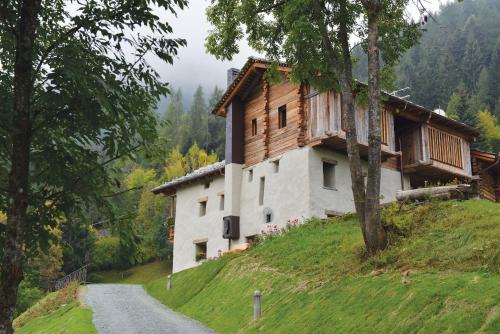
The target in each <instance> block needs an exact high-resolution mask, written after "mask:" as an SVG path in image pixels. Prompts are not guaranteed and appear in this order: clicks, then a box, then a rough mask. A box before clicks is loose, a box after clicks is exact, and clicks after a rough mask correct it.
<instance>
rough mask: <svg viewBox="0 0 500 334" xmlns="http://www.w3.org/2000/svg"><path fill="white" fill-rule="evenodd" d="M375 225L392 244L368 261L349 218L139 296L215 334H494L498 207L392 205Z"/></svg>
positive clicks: (498, 292)
mask: <svg viewBox="0 0 500 334" xmlns="http://www.w3.org/2000/svg"><path fill="white" fill-rule="evenodd" d="M384 220H385V222H386V224H388V225H390V226H391V229H392V230H393V231H394V232H395V233H392V239H393V246H391V247H390V248H389V249H388V250H386V251H384V252H382V253H381V254H379V255H377V256H376V257H372V258H369V259H367V258H366V257H365V256H364V252H363V241H362V237H361V234H360V231H359V227H358V225H357V222H356V221H355V219H354V218H353V217H352V216H347V217H342V218H338V219H334V220H329V221H319V220H314V221H311V222H309V223H307V224H305V225H303V226H300V227H297V228H293V229H292V230H290V231H289V232H288V233H286V234H284V235H282V236H279V237H275V238H273V239H272V240H266V241H264V242H262V243H260V244H258V245H257V246H255V247H254V248H252V249H251V250H250V251H248V252H245V253H242V254H238V255H232V256H227V257H224V258H222V259H219V260H215V261H209V262H206V263H204V264H203V265H201V266H199V267H196V268H193V269H190V270H186V271H183V272H180V273H178V274H175V275H174V276H173V289H172V290H170V291H167V290H166V281H165V278H160V279H157V280H154V281H152V282H150V283H147V284H146V285H145V288H146V290H147V291H148V292H149V293H150V294H151V295H152V296H154V297H156V298H157V299H159V300H160V301H161V302H163V303H164V304H166V305H168V306H170V307H172V308H173V309H175V310H178V311H180V312H182V313H184V314H187V315H188V316H191V317H193V318H195V319H198V320H200V321H201V322H203V323H205V324H207V325H208V326H210V327H212V328H214V329H215V330H216V331H218V332H220V333H235V332H240V333H253V332H264V333H346V332H357V333H443V332H448V333H474V332H477V333H499V332H500V306H499V305H500V205H498V204H494V203H490V202H487V201H480V200H472V201H466V202H444V203H433V204H428V205H422V206H404V207H399V206H398V205H393V206H391V207H389V208H388V209H386V210H385V211H384ZM396 232H397V233H396ZM255 289H259V290H260V291H261V292H262V296H263V297H262V300H263V317H262V318H261V319H260V320H259V321H257V322H253V321H251V317H252V295H253V292H254V290H255Z"/></svg>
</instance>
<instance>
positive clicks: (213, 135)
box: [206, 86, 226, 160]
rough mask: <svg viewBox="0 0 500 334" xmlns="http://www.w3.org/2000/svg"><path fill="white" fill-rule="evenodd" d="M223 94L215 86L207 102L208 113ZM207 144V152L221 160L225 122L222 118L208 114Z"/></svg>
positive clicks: (222, 156) (224, 137) (222, 157)
mask: <svg viewBox="0 0 500 334" xmlns="http://www.w3.org/2000/svg"><path fill="white" fill-rule="evenodd" d="M223 93H224V92H223V91H222V89H220V88H219V87H217V86H215V88H214V91H213V92H212V95H211V96H210V99H209V101H208V110H209V112H210V111H211V110H212V109H213V108H214V107H215V104H216V103H217V102H219V100H220V99H221V98H222V94H223ZM208 133H209V138H208V143H207V148H206V151H207V152H215V153H217V156H218V157H219V158H220V159H221V160H223V159H224V155H225V144H226V122H225V120H224V118H222V117H219V116H215V115H212V114H211V113H209V114H208Z"/></svg>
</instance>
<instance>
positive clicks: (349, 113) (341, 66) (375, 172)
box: [314, 0, 387, 254]
mask: <svg viewBox="0 0 500 334" xmlns="http://www.w3.org/2000/svg"><path fill="white" fill-rule="evenodd" d="M363 4H364V5H365V8H368V5H369V8H370V9H369V10H368V9H367V11H368V12H369V13H370V15H369V20H368V29H369V33H368V71H369V82H368V96H369V111H368V115H369V138H368V180H367V184H366V188H365V182H364V176H363V169H362V164H361V158H360V153H359V145H358V138H357V131H356V105H355V100H354V94H353V91H354V89H353V82H354V81H353V77H352V60H351V49H350V46H349V30H348V26H347V21H346V20H347V19H348V18H349V13H348V2H347V1H346V0H342V1H339V11H340V12H339V17H340V24H339V26H338V30H337V40H338V42H339V44H340V55H339V56H337V54H336V52H335V49H334V48H333V44H332V41H331V40H330V35H329V31H328V28H327V27H328V25H327V24H326V21H325V18H324V14H323V4H322V1H321V0H317V1H315V2H314V14H315V18H316V21H317V23H318V27H319V29H320V33H321V37H322V41H323V47H324V48H325V50H326V52H327V54H328V56H329V59H330V64H331V66H332V68H333V69H335V72H336V74H337V76H338V80H339V83H340V89H341V93H342V111H343V113H344V115H343V117H344V121H345V124H346V142H347V155H348V158H349V167H350V172H351V183H352V193H353V197H354V205H355V208H356V214H357V216H358V220H359V224H360V227H361V231H362V233H363V238H364V241H365V245H366V249H367V251H368V253H370V254H374V253H376V252H377V251H379V250H381V249H383V248H385V247H386V244H387V242H386V234H385V231H384V229H383V227H382V224H381V221H380V172H381V158H380V150H381V138H380V116H379V113H380V110H379V106H380V87H379V70H380V64H379V50H378V46H377V39H378V13H379V11H380V3H379V1H378V0H374V1H369V0H366V1H363ZM373 6H375V7H373ZM372 9H375V11H373V10H372ZM372 12H373V13H374V15H372Z"/></svg>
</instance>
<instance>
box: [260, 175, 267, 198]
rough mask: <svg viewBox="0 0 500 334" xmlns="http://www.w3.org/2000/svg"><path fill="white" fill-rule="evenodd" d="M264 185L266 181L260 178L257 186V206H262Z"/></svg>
mask: <svg viewBox="0 0 500 334" xmlns="http://www.w3.org/2000/svg"><path fill="white" fill-rule="evenodd" d="M265 184H266V179H265V178H264V177H261V178H260V184H259V205H263V204H264V186H265Z"/></svg>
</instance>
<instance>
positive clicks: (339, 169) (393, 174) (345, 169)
mask: <svg viewBox="0 0 500 334" xmlns="http://www.w3.org/2000/svg"><path fill="white" fill-rule="evenodd" d="M308 160H309V178H310V187H309V192H310V194H309V197H310V205H311V209H310V215H311V216H316V217H320V218H324V217H326V214H325V210H331V211H335V212H339V213H345V212H352V211H354V199H353V195H352V188H351V184H352V183H351V173H350V170H349V160H348V157H347V155H345V154H342V153H339V152H335V151H331V150H328V149H325V148H310V149H309V159H308ZM324 160H325V161H335V162H336V166H335V187H334V189H327V188H325V187H323V161H324ZM363 164H364V169H365V170H366V168H367V164H366V162H365V161H363ZM381 174H382V175H381V186H380V193H381V195H382V196H383V198H382V203H386V202H390V201H393V200H395V196H396V191H398V190H400V189H401V174H400V172H399V171H395V170H391V169H387V168H382V171H381Z"/></svg>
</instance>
